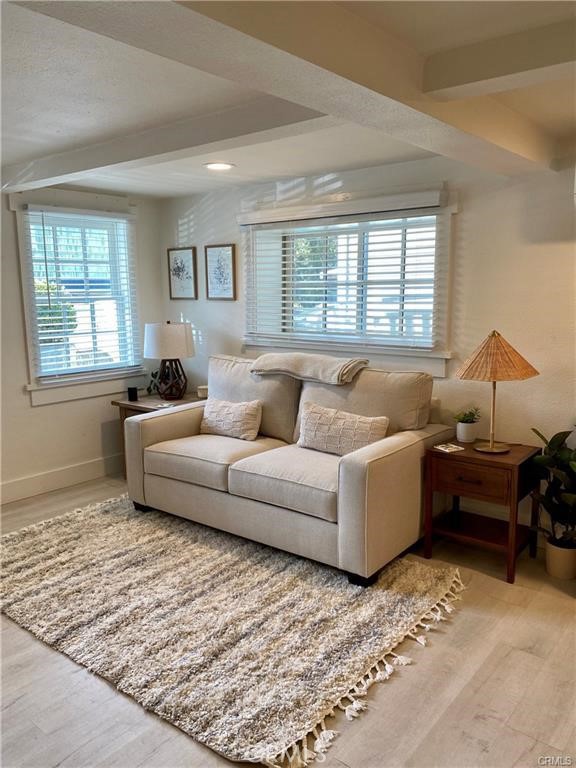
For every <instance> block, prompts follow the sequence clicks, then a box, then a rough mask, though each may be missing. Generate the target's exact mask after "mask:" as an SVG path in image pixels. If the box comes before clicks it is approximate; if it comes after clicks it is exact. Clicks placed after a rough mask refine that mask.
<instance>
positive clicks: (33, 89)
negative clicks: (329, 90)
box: [1, 2, 260, 164]
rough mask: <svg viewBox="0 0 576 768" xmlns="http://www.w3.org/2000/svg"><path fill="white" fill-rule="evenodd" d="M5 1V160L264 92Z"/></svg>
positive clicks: (166, 120)
mask: <svg viewBox="0 0 576 768" xmlns="http://www.w3.org/2000/svg"><path fill="white" fill-rule="evenodd" d="M1 5H2V33H3V34H2V162H3V164H10V163H14V162H21V161H25V160H29V159H31V158H34V157H38V156H39V155H44V154H51V153H54V152H59V151H62V150H66V149H71V148H74V147H78V146H84V145H86V144H90V143H92V142H96V141H98V142H99V141H106V140H108V139H111V138H114V137H116V136H120V135H122V134H125V133H131V132H134V131H137V130H138V131H141V130H145V129H146V128H151V127H154V126H157V125H162V124H164V123H170V122H174V121H176V120H179V119H183V118H185V117H191V116H195V115H202V114H207V113H210V112H215V111H218V110H222V109H226V108H228V107H231V106H235V105H238V104H242V103H244V102H246V101H247V100H250V99H255V98H257V97H258V96H259V95H260V94H259V93H257V92H255V91H251V90H250V89H248V88H242V87H240V86H239V85H236V84H235V83H231V82H230V81H228V80H224V79H222V78H219V77H215V76H214V75H210V74H207V73H204V72H200V71H198V70H196V69H193V68H191V67H187V66H185V65H184V64H180V63H178V62H175V61H170V60H169V59H165V58H163V57H161V56H156V55H155V54H152V53H148V52H146V51H142V50H139V49H138V48H134V47H132V46H129V45H125V44H123V43H119V42H117V41H115V40H111V39H109V38H108V37H103V36H101V35H97V34H94V33H93V32H87V31H86V30H83V29H79V28H78V27H74V26H72V25H71V24H66V23H64V22H62V21H58V20H56V19H51V18H48V17H47V16H42V15H40V14H38V13H33V12H32V11H29V10H27V9H23V8H21V7H19V6H15V5H12V4H11V3H5V2H2V4H1Z"/></svg>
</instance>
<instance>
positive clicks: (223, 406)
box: [200, 397, 262, 440]
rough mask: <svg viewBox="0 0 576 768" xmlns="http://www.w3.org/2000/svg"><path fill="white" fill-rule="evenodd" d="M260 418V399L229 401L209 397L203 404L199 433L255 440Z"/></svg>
mask: <svg viewBox="0 0 576 768" xmlns="http://www.w3.org/2000/svg"><path fill="white" fill-rule="evenodd" d="M261 420H262V403H261V402H260V400H251V401H250V402H248V403H230V402H228V400H214V399H213V398H210V397H209V398H208V400H206V405H205V406H204V415H203V417H202V423H201V424H200V433H201V434H203V435H225V436H226V437H238V438H240V440H256V438H257V437H258V430H259V429H260V421H261Z"/></svg>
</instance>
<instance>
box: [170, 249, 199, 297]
mask: <svg viewBox="0 0 576 768" xmlns="http://www.w3.org/2000/svg"><path fill="white" fill-rule="evenodd" d="M168 280H169V285H170V298H171V299H197V298H198V273H197V269H196V248H195V247H194V246H193V245H188V246H182V247H180V248H168Z"/></svg>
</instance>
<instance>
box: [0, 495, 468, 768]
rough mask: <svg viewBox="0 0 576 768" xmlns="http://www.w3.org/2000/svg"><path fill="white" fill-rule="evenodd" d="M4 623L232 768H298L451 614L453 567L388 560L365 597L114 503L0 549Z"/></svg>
mask: <svg viewBox="0 0 576 768" xmlns="http://www.w3.org/2000/svg"><path fill="white" fill-rule="evenodd" d="M2 543H3V580H2V609H3V611H4V612H5V613H6V614H7V615H8V616H10V618H12V619H14V621H16V622H17V623H18V624H20V625H21V626H22V627H25V628H26V629H28V630H29V631H30V632H32V633H33V634H34V635H36V637H38V638H40V639H41V640H43V641H44V642H46V643H48V644H49V645H51V646H52V647H54V648H56V649H58V650H59V651H62V652H63V653H65V654H67V655H68V656H69V657H70V658H71V659H74V661H76V662H78V663H79V664H82V665H84V666H85V667H87V668H88V669H89V670H91V671H93V672H95V673H97V674H99V675H101V676H102V677H104V678H105V679H106V680H109V681H110V682H111V683H113V684H114V685H115V686H116V687H117V688H118V689H119V690H120V691H123V692H124V693H126V694H128V695H129V696H132V697H133V698H134V699H136V701H138V702H140V704H142V706H144V707H145V708H146V709H149V710H151V711H153V712H155V713H156V714H157V715H159V716H160V717H163V718H165V719H166V720H168V721H169V722H171V723H173V724H174V725H176V726H177V727H178V728H180V729H182V730H183V731H184V732H185V733H187V734H189V735H190V736H192V737H193V738H194V739H197V740H198V741H200V742H202V743H203V744H205V745H206V746H208V747H210V748H211V749H213V750H215V751H216V752H218V753H220V754H221V755H223V756H225V757H226V758H228V759H230V760H246V761H251V762H261V763H264V764H266V765H274V766H275V765H286V764H287V765H290V766H303V765H307V764H308V763H309V762H311V761H312V760H314V758H315V757H318V755H320V754H322V753H324V752H325V751H326V750H327V748H328V747H329V745H330V743H331V741H332V740H333V738H334V737H335V735H336V733H335V732H334V731H332V730H329V728H328V725H327V722H326V720H327V718H329V716H330V715H333V714H334V711H335V709H336V708H340V709H342V710H344V711H345V713H346V716H347V718H348V719H350V720H351V719H353V718H355V717H357V716H358V715H359V713H360V712H361V711H362V710H363V709H365V708H366V693H367V691H368V688H369V687H370V686H371V685H372V683H374V682H377V681H382V680H386V679H387V678H388V677H389V676H390V675H391V674H392V673H393V672H394V670H395V669H396V668H397V667H398V666H399V665H405V664H408V663H410V659H409V658H408V657H406V656H401V655H397V654H395V653H394V649H395V647H396V646H397V645H398V644H399V643H400V642H402V640H404V639H405V638H407V637H411V638H413V639H415V640H416V641H418V642H420V643H421V644H422V645H424V644H425V636H424V632H425V631H426V630H427V629H429V628H430V626H431V625H433V623H434V622H436V621H440V620H442V619H444V618H445V615H444V614H446V613H451V612H452V602H453V601H454V600H456V599H458V593H459V592H460V590H461V589H462V582H461V581H460V578H459V575H458V571H457V570H456V569H455V568H431V567H429V566H427V565H423V564H421V563H419V562H417V561H410V560H397V561H395V562H394V563H392V564H391V565H390V566H389V567H388V568H387V569H386V570H385V571H384V572H383V573H382V575H381V577H380V579H379V580H378V582H377V584H376V585H374V586H372V587H370V588H368V589H363V588H362V587H355V586H351V585H350V584H349V583H348V581H347V579H346V577H345V576H344V575H343V574H342V573H340V572H339V571H337V570H335V569H333V568H329V567H326V566H322V565H319V564H317V563H313V562H311V561H308V560H304V559H301V558H298V557H294V556H292V555H289V554H286V553H283V552H279V551H278V550H274V549H270V548H268V547H265V546H262V545H259V544H255V543H253V542H250V541H247V540H245V539H241V538H237V537H235V536H231V535H228V534H225V533H222V532H219V531H216V530H212V529H210V528H206V527H203V526H201V525H196V524H194V523H191V522H189V521H187V520H183V519H181V518H177V517H172V516H170V515H167V514H163V513H157V512H150V513H142V512H136V511H135V510H134V509H133V507H132V504H131V503H130V502H129V501H128V500H127V499H126V498H121V499H111V500H109V501H107V502H104V503H102V504H98V505H93V506H90V507H87V508H85V509H79V510H77V511H75V512H70V513H68V514H65V515H62V516H61V517H56V518H53V519H51V520H47V521H45V522H42V523H39V524H38V525H33V526H30V527H28V528H24V529H22V530H20V531H16V532H15V533H10V534H7V535H6V536H4V537H3V538H2Z"/></svg>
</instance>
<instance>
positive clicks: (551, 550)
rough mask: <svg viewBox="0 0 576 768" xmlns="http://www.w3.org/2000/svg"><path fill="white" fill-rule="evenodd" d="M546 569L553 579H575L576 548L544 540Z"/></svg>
mask: <svg viewBox="0 0 576 768" xmlns="http://www.w3.org/2000/svg"><path fill="white" fill-rule="evenodd" d="M546 571H547V573H548V575H549V576H553V577H554V578H555V579H576V548H575V547H559V546H558V544H555V543H553V542H552V541H550V539H548V541H547V542H546Z"/></svg>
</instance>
